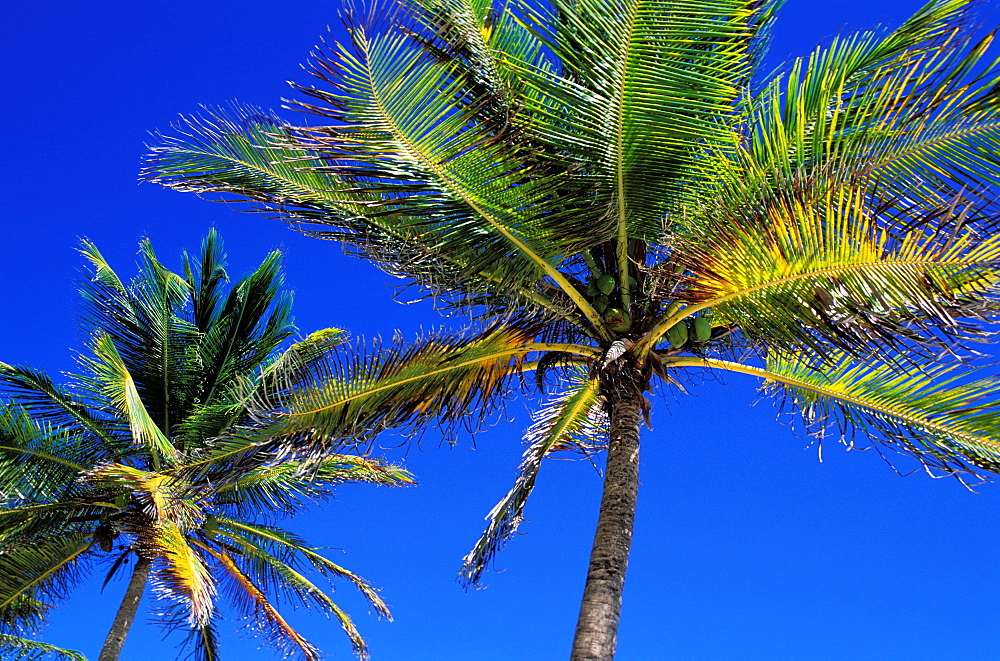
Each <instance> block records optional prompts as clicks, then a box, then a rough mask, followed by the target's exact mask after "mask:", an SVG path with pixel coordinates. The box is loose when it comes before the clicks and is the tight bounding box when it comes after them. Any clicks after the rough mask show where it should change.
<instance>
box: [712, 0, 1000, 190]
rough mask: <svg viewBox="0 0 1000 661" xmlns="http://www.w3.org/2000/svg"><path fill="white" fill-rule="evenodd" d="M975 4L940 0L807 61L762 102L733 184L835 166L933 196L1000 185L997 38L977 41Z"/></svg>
mask: <svg viewBox="0 0 1000 661" xmlns="http://www.w3.org/2000/svg"><path fill="white" fill-rule="evenodd" d="M968 7H969V3H967V2H964V1H960V0H934V1H932V2H930V3H928V4H927V5H925V6H924V7H923V8H922V9H921V10H920V11H918V12H917V14H915V15H914V16H913V17H912V18H911V19H910V20H908V21H907V22H906V23H904V24H903V25H902V26H901V27H900V28H899V29H897V30H895V31H893V32H891V33H889V34H887V35H880V34H878V33H876V32H863V33H859V34H856V35H853V36H848V37H843V38H837V39H835V40H834V41H833V43H832V44H830V45H829V46H828V47H826V48H819V49H817V50H816V51H815V52H814V53H813V54H812V55H810V56H809V57H808V58H802V59H799V60H797V61H796V62H795V64H794V65H793V66H792V67H791V69H790V70H789V72H788V73H787V74H785V75H783V76H779V77H776V78H775V79H774V80H772V81H771V82H770V84H769V85H767V86H766V87H765V88H764V89H763V90H762V91H761V93H760V94H759V96H758V97H757V98H756V99H755V100H754V105H753V107H752V109H751V111H750V117H749V119H748V123H749V125H750V144H749V147H748V151H747V152H745V153H744V154H743V156H742V157H741V158H738V159H736V161H734V162H742V164H741V165H740V166H739V167H738V169H737V170H736V171H734V172H733V173H731V183H732V184H735V185H736V186H737V187H738V188H742V189H744V190H745V189H746V188H747V187H748V183H747V182H748V179H749V180H751V181H752V180H754V179H769V178H770V177H772V176H773V175H774V174H775V173H776V172H777V173H780V174H779V178H781V177H785V178H787V177H789V176H791V175H793V174H794V173H796V172H798V171H802V170H815V169H816V168H824V167H830V166H831V165H832V164H836V169H837V170H838V171H839V172H840V173H842V175H844V176H850V173H852V172H861V173H864V174H869V175H870V174H873V173H878V175H879V176H880V177H882V178H883V179H884V180H885V182H884V184H883V186H884V187H886V188H887V189H890V188H891V189H892V190H893V191H894V192H896V193H897V194H899V195H906V196H908V197H911V198H914V199H919V200H920V201H921V202H923V203H925V204H929V205H934V204H939V203H940V200H942V199H948V198H950V197H952V196H954V195H956V194H958V193H959V191H960V190H962V189H963V188H964V187H968V186H971V187H973V188H978V187H980V186H982V185H992V184H996V183H997V182H998V181H1000V179H998V172H1000V170H998V162H997V159H996V156H995V154H996V151H997V145H998V144H1000V117H998V115H997V105H996V103H995V97H996V94H997V87H996V84H997V82H998V81H1000V69H997V68H996V66H995V63H994V64H989V65H985V67H984V66H983V62H984V56H985V54H986V50H987V47H988V46H989V43H990V42H991V41H992V36H989V37H987V38H986V39H984V40H981V41H978V42H975V43H972V42H971V41H970V39H969V36H968V35H970V34H971V25H970V24H969V21H968V16H967V14H968ZM748 175H749V177H748ZM756 185H760V182H757V183H756V184H751V185H750V187H751V188H753V187H754V186H756ZM765 185H766V184H765Z"/></svg>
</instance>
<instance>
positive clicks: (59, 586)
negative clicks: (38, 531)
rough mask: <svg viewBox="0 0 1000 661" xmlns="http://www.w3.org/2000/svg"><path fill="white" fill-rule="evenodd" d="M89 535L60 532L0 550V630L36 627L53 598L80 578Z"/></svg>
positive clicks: (62, 594) (58, 597)
mask: <svg viewBox="0 0 1000 661" xmlns="http://www.w3.org/2000/svg"><path fill="white" fill-rule="evenodd" d="M90 546H91V540H90V536H89V535H80V534H76V535H60V536H53V537H52V538H51V539H47V540H45V541H44V543H41V544H38V545H32V544H24V545H21V546H20V547H18V548H14V549H4V552H3V553H0V631H8V632H13V633H14V634H18V633H19V632H24V631H29V632H30V631H35V630H37V629H38V628H39V627H40V626H41V624H42V623H43V622H44V620H45V616H46V613H47V612H48V611H49V610H50V609H51V608H52V607H53V605H54V604H53V603H52V602H56V601H62V600H63V599H65V598H66V597H67V595H68V593H69V592H70V591H71V590H72V588H73V587H74V586H75V585H76V584H77V582H78V581H79V580H80V579H81V578H82V576H83V574H84V573H85V571H86V569H87V567H86V565H87V564H88V563H86V562H85V561H86V558H85V557H83V556H84V554H85V553H86V552H87V551H88V549H90Z"/></svg>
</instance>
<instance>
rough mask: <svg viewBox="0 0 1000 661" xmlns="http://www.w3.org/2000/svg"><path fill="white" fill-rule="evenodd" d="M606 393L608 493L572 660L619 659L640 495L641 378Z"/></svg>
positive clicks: (624, 378)
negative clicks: (627, 573) (624, 591)
mask: <svg viewBox="0 0 1000 661" xmlns="http://www.w3.org/2000/svg"><path fill="white" fill-rule="evenodd" d="M626 369H627V368H626ZM604 390H605V396H606V397H607V398H608V412H609V417H610V430H609V436H610V438H609V442H608V460H607V466H606V468H605V471H604V494H603V495H602V497H601V511H600V515H599V516H598V519H597V532H596V533H595V535H594V546H593V549H592V550H591V552H590V567H589V569H588V570H587V584H586V586H585V588H584V591H583V601H582V602H581V604H580V617H579V619H578V620H577V625H576V635H575V637H574V639H573V654H572V656H571V657H570V658H571V660H572V661H581V660H583V659H602V660H604V661H610V660H611V659H613V658H614V656H615V645H616V643H617V639H618V619H619V616H620V614H621V606H622V589H623V588H624V586H625V570H626V569H627V568H628V554H629V548H630V547H631V545H632V524H633V521H634V520H635V503H636V496H637V495H638V492H639V420H640V416H641V415H642V405H641V402H642V396H643V395H642V385H641V382H640V379H639V377H638V375H636V374H634V373H633V374H620V375H618V376H617V378H614V379H613V380H612V381H611V382H610V383H609V384H607V385H606V387H605V389H604Z"/></svg>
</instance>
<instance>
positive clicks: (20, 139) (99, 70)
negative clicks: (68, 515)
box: [0, 0, 1000, 661]
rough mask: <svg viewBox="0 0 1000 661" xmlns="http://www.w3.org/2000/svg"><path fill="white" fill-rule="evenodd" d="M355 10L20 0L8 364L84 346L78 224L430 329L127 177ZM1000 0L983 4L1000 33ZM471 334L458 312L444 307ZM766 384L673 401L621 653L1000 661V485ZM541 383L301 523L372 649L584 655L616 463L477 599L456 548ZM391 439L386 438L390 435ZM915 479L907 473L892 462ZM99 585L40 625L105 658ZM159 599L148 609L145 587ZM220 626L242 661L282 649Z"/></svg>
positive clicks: (465, 545) (113, 244) (325, 636)
mask: <svg viewBox="0 0 1000 661" xmlns="http://www.w3.org/2000/svg"><path fill="white" fill-rule="evenodd" d="M919 4H920V2H918V1H917V0H887V1H882V2H879V1H875V0H866V1H854V0H789V2H788V4H787V6H786V7H785V9H784V10H783V12H782V14H781V18H780V19H779V21H778V23H777V26H776V29H775V41H774V45H773V48H772V55H771V57H770V58H769V59H768V61H767V64H768V67H774V66H777V65H778V64H779V63H780V62H782V61H785V60H788V59H790V58H791V57H793V56H795V55H804V54H806V53H807V52H808V50H809V49H810V48H812V47H813V46H814V45H816V44H817V43H819V42H820V41H822V40H823V39H824V38H827V37H829V36H831V35H833V34H835V33H837V32H839V31H853V30H855V29H859V28H866V27H872V26H874V25H876V24H878V23H885V24H893V25H895V24H896V23H898V22H899V21H900V20H902V18H903V17H905V16H906V15H908V14H909V13H911V12H912V11H913V10H915V9H916V8H917V7H918V6H919ZM338 6H339V5H338V3H337V2H336V0H334V1H332V2H319V1H315V0H284V1H280V2H279V1H277V0H274V1H263V0H241V1H240V2H231V1H229V0H211V1H208V2H206V1H204V0H200V1H198V2H194V1H192V0H171V1H170V2H164V1H162V0H146V1H144V2H134V1H130V2H121V1H109V2H100V3H98V2H87V1H80V0H76V1H73V2H69V1H61V2H55V1H45V0H35V1H33V2H18V3H9V4H8V6H6V7H5V10H4V19H3V22H2V25H0V51H2V56H0V61H2V62H3V63H4V64H3V66H2V67H0V77H2V81H0V89H3V90H4V96H5V100H4V103H3V104H2V106H0V126H3V127H4V130H3V133H4V136H3V150H2V153H0V192H2V206H0V214H2V215H3V220H2V222H0V245H2V246H3V248H4V250H3V275H2V282H3V286H2V289H0V291H2V294H0V296H2V298H0V300H2V302H3V304H2V305H0V360H3V361H4V362H8V363H16V364H30V365H33V366H35V367H38V368H42V369H45V370H48V371H49V372H50V373H53V374H57V373H58V372H59V371H63V370H72V369H73V368H74V363H73V352H74V351H75V350H76V349H77V348H78V347H79V346H80V337H79V334H78V331H77V326H76V314H77V311H78V308H77V299H76V294H75V288H74V287H75V282H76V281H77V280H78V278H79V267H80V266H81V259H80V257H79V256H78V254H77V253H76V251H75V248H76V246H77V242H78V238H79V237H84V236H86V237H89V238H90V239H92V240H94V241H95V242H96V243H97V244H98V246H99V247H100V248H101V249H102V251H104V253H105V255H106V256H107V257H108V258H109V259H110V261H111V262H112V264H114V265H115V266H116V267H117V268H118V269H119V272H120V273H123V274H124V273H131V272H132V266H133V264H134V259H135V252H136V244H137V241H138V240H139V238H140V237H142V236H144V235H146V236H149V237H150V238H151V239H152V241H153V244H154V245H155V246H156V248H157V250H158V252H159V254H160V256H161V257H162V258H163V259H164V260H165V261H166V262H167V263H168V264H170V265H174V266H176V265H177V263H178V262H177V261H176V258H177V256H178V255H179V253H180V251H181V250H183V249H187V250H196V249H197V246H198V242H199V240H200V237H201V236H202V235H203V234H204V233H205V231H206V230H207V228H208V227H210V226H213V225H214V226H215V227H217V228H218V229H219V230H220V232H221V233H222V236H223V238H224V239H225V240H226V244H227V247H228V249H229V253H230V263H231V265H232V269H231V271H233V272H242V271H244V270H246V269H247V268H249V267H250V266H251V265H252V264H254V263H255V260H259V259H260V258H261V257H262V256H263V254H264V253H265V252H266V251H267V250H268V249H270V248H272V247H275V246H279V245H283V246H284V247H285V248H286V250H287V267H288V268H287V271H288V283H289V285H290V286H291V288H293V289H295V290H296V292H297V295H296V306H295V310H296V318H297V321H298V325H299V328H300V329H302V331H303V332H309V331H311V330H314V329H317V328H323V327H327V326H334V325H335V326H340V327H344V328H348V329H350V330H351V331H352V332H353V333H354V334H355V335H366V336H372V335H376V334H382V335H390V334H391V333H392V332H393V331H394V329H400V330H402V331H403V332H404V333H405V334H410V335H412V334H414V333H416V332H418V331H419V329H421V328H428V327H431V326H435V325H438V324H440V323H442V322H443V323H449V322H448V321H447V320H442V319H440V318H439V317H438V316H437V315H436V314H435V313H434V311H433V310H432V309H431V308H430V306H429V305H427V304H418V305H412V306H401V305H398V304H396V303H394V302H393V301H392V299H391V294H392V289H393V287H395V286H396V285H397V284H398V281H393V280H392V279H390V278H389V277H387V276H385V275H383V274H381V273H380V272H378V271H376V270H375V269H374V268H373V267H371V266H369V265H368V264H366V263H363V262H360V261H358V260H355V259H353V258H349V257H346V256H344V255H343V254H342V252H341V250H340V248H339V247H338V246H337V245H336V244H332V243H327V242H321V241H317V240H314V239H307V238H304V237H302V236H299V235H298V234H296V233H294V232H292V231H291V230H289V229H287V228H286V227H284V226H282V225H281V224H280V223H278V222H276V221H270V220H267V219H265V218H263V217H260V216H257V215H253V214H241V213H237V212H236V209H235V208H233V207H228V206H226V205H222V204H212V203H209V202H206V201H203V200H199V199H198V198H196V197H194V196H191V195H183V194H180V193H175V192H171V191H167V190H163V189H160V188H158V187H156V186H153V185H149V184H145V185H139V184H137V183H136V172H137V170H138V166H139V158H140V156H141V154H142V153H143V151H144V148H143V143H144V142H145V141H148V140H149V139H150V138H149V136H148V134H147V132H148V131H151V130H154V129H156V128H164V129H165V128H167V127H168V125H169V123H170V122H171V121H172V120H173V119H174V118H176V117H177V115H178V114H179V113H190V112H195V111H197V109H198V104H219V103H225V102H227V101H228V100H231V99H239V100H240V101H242V102H249V103H253V104H258V105H262V106H270V107H277V106H278V105H279V104H280V97H281V96H283V95H288V93H289V90H288V88H287V86H286V84H285V82H284V81H286V80H289V79H295V80H300V81H302V80H305V78H306V76H305V75H304V73H303V72H302V71H301V70H300V69H299V68H298V65H299V64H300V63H301V62H303V61H304V60H305V59H306V57H307V54H308V52H309V50H310V48H311V47H312V46H313V45H314V44H315V43H316V42H317V41H318V37H319V36H320V35H321V34H322V33H323V32H324V30H325V26H327V25H331V26H333V27H334V31H335V33H339V32H338V31H339V27H338V26H339V22H338V17H337V8H338ZM996 8H997V3H996V2H995V1H994V2H993V3H988V4H985V5H983V7H982V11H981V14H982V21H983V23H984V24H987V25H992V24H995V23H997V22H1000V13H998V12H997V11H996ZM452 323H457V322H452ZM754 389H755V384H754V382H753V381H752V380H751V379H749V378H742V377H739V376H732V377H728V378H727V379H726V382H725V383H719V382H708V383H705V384H704V385H702V386H699V387H696V388H694V389H692V391H691V395H690V396H687V397H675V396H674V395H670V394H667V395H666V396H665V397H662V398H661V399H660V401H658V402H656V404H657V406H656V410H655V413H654V416H653V424H654V427H655V430H654V431H651V432H645V435H644V437H643V443H644V445H643V456H642V469H641V471H642V489H641V491H640V495H639V511H638V517H637V521H636V533H635V544H634V547H633V554H632V563H631V566H630V569H629V575H628V581H627V585H626V590H625V605H624V610H623V613H622V625H621V630H620V636H619V641H620V642H619V655H618V658H619V659H620V660H621V661H631V660H643V661H645V660H657V659H681V660H706V661H721V660H728V659H732V660H734V661H750V660H756V659H760V660H767V661H779V660H783V659H788V660H798V659H816V660H822V659H838V660H844V659H850V660H865V659H871V660H878V661H887V660H891V659H900V660H902V659H906V660H909V661H912V660H920V659H965V658H976V659H991V658H993V659H1000V652H998V651H997V650H996V646H995V642H994V641H995V640H996V639H997V637H998V635H1000V598H998V596H997V595H998V594H1000V563H998V549H1000V525H998V524H1000V511H998V505H1000V492H998V490H997V486H996V485H992V484H990V485H984V486H982V487H981V488H980V489H979V490H978V493H971V492H969V491H967V490H965V489H964V488H962V487H961V486H960V485H959V484H958V483H957V482H955V481H948V480H932V479H930V478H928V477H927V476H925V475H923V474H921V473H917V474H914V475H911V476H909V477H901V476H900V475H897V474H896V473H895V472H893V470H892V469H891V468H890V467H888V466H887V465H886V464H885V463H884V462H883V461H882V459H881V458H880V457H879V455H878V454H876V453H875V452H873V451H872V452H845V451H844V449H843V448H842V447H841V446H839V445H836V444H832V443H831V444H829V445H828V446H827V447H826V448H825V452H824V456H823V462H822V463H821V462H820V461H819V460H818V458H817V453H816V450H815V448H809V447H807V446H808V441H807V440H806V439H804V438H802V437H801V436H798V435H796V434H795V433H794V430H793V429H792V428H790V427H789V426H788V425H784V424H780V423H778V422H776V420H775V418H776V416H777V413H778V412H777V410H776V409H775V408H774V407H772V406H771V405H770V403H768V402H767V401H763V402H758V403H756V404H754V402H755V390H754ZM526 402H527V400H525V399H518V400H515V401H512V402H511V404H510V406H509V410H508V415H507V416H506V417H505V418H504V419H501V420H498V424H497V425H496V426H495V427H493V428H492V429H490V430H488V431H486V432H485V433H483V434H481V435H480V436H478V437H477V439H476V445H475V447H473V445H472V443H470V442H469V441H468V440H467V439H466V440H463V442H461V443H460V444H459V445H458V446H457V447H455V448H453V449H448V448H441V449H439V442H438V438H437V437H436V436H435V434H434V433H433V432H431V433H429V434H427V436H426V437H425V439H424V444H423V450H422V451H421V450H418V449H416V448H411V449H410V451H409V453H408V455H406V456H403V454H402V453H401V451H400V450H393V449H386V451H385V454H386V455H387V456H390V457H395V458H397V459H398V460H400V461H405V463H406V464H407V466H408V467H409V468H410V469H411V470H412V471H413V472H415V473H416V475H417V476H418V478H419V479H420V481H421V485H420V486H419V487H416V488H413V489H409V490H386V489H381V490H380V489H375V488H372V487H367V488H364V487H355V488H349V489H343V490H342V491H341V492H340V495H339V496H338V498H337V500H336V501H334V502H331V503H328V504H325V505H323V506H321V507H316V508H314V509H313V510H312V511H311V512H310V513H309V514H308V515H304V516H301V517H298V518H296V519H294V520H292V521H289V522H287V524H288V526H289V527H291V528H293V529H295V530H297V531H299V532H301V533H302V534H304V535H305V536H306V537H307V538H309V539H311V540H313V541H314V542H315V544H316V545H322V546H329V547H335V548H336V549H340V550H333V551H330V553H331V554H333V555H332V557H334V558H335V559H336V560H337V561H338V562H342V563H343V564H344V565H346V566H347V567H349V568H351V569H354V570H355V571H357V572H359V573H360V574H362V575H363V576H365V577H366V578H368V579H369V580H371V581H372V582H373V583H375V584H376V585H378V586H381V587H382V588H383V596H384V597H385V598H386V600H387V601H388V602H389V603H390V605H391V606H392V607H393V611H394V614H395V617H396V621H395V622H393V623H389V622H385V621H378V620H376V618H375V617H374V615H372V614H370V613H368V612H367V609H366V608H365V606H364V604H363V603H362V600H361V599H360V598H359V597H357V595H356V594H354V593H353V591H352V590H351V589H350V588H349V587H348V586H346V585H342V586H340V587H339V589H338V590H337V592H336V595H335V596H336V598H337V599H338V600H339V601H340V602H341V604H342V605H343V606H344V607H345V608H346V609H347V610H348V611H349V612H350V613H352V614H353V615H354V616H355V619H356V621H357V624H358V626H359V628H360V629H361V631H362V633H363V634H364V635H365V636H366V637H367V638H368V640H369V641H370V644H371V647H372V651H373V654H374V658H375V659H376V660H394V661H404V660H405V661H419V660H428V661H430V660H441V659H457V660H465V659H469V660H476V661H479V660H482V661H504V660H508V659H509V660H515V659H516V660H533V659H539V660H544V659H560V658H565V657H566V656H567V655H568V651H569V644H570V638H571V634H572V630H573V626H574V623H575V617H576V611H577V604H578V600H579V597H580V593H581V591H582V585H583V578H584V572H585V567H586V561H587V554H588V551H589V544H590V541H591V537H592V535H593V526H594V522H595V520H596V508H597V502H598V497H599V490H600V480H599V477H598V476H597V474H596V473H595V471H594V469H593V468H592V467H591V466H589V465H588V464H587V463H584V462H569V461H553V462H550V463H549V464H548V465H547V466H546V467H545V469H544V471H543V474H542V477H541V479H540V482H539V485H538V488H537V489H536V492H535V495H534V496H533V498H532V501H531V502H530V504H529V507H528V510H527V517H528V519H529V521H528V522H527V523H526V524H525V525H524V526H523V527H522V531H523V532H525V533H527V534H526V535H523V536H520V537H518V538H517V539H516V540H514V542H513V543H512V544H511V545H510V547H509V548H508V549H507V550H506V551H505V552H504V553H502V554H501V556H500V558H499V560H498V563H497V567H498V569H501V570H502V571H500V572H496V573H493V574H491V575H489V576H488V577H487V580H486V582H487V583H488V586H489V587H488V588H487V589H484V590H478V591H472V592H469V593H465V592H463V591H462V590H461V588H460V587H459V586H458V584H457V583H456V582H455V575H456V572H457V570H458V567H459V560H460V558H461V557H462V556H463V555H464V554H465V553H466V552H467V551H468V550H469V548H470V547H471V545H472V544H473V542H474V541H475V540H476V538H477V536H478V535H479V533H480V531H481V529H482V526H483V521H482V517H483V516H484V515H485V514H486V513H487V512H488V511H489V510H490V508H491V507H492V506H493V504H494V503H495V502H496V501H497V500H498V499H499V498H500V497H501V496H502V495H503V494H504V493H505V491H506V489H507V488H508V486H509V484H510V482H511V480H512V478H513V475H514V470H515V468H516V466H517V463H518V459H519V456H520V452H521V444H520V432H521V430H522V429H523V428H524V427H525V426H526V425H527V423H528V419H527V416H526V413H525V411H526ZM397 442H398V439H392V438H387V439H385V440H384V445H385V447H386V448H391V447H392V446H394V445H396V443H397ZM899 467H900V468H901V469H904V471H909V470H912V469H914V466H913V465H911V464H909V463H907V462H905V461H901V462H900V463H899ZM99 585H100V583H99V581H92V582H90V583H87V584H86V585H84V586H82V587H81V588H80V590H79V591H78V592H77V593H76V594H75V595H74V596H73V597H72V598H71V599H70V600H68V601H67V602H65V604H64V605H63V606H62V607H61V608H60V609H58V610H57V611H56V612H55V616H54V618H53V622H52V625H51V626H50V627H49V628H48V629H47V630H46V631H45V632H44V635H43V638H44V639H46V640H47V641H49V642H52V643H55V644H59V645H63V646H67V647H72V648H76V649H80V650H81V651H83V652H84V653H86V654H87V655H88V656H95V657H96V652H97V650H98V648H99V646H100V644H101V642H102V641H103V638H104V636H105V633H106V631H107V627H108V626H109V624H110V621H111V619H112V617H113V614H114V611H115V609H116V608H117V605H118V600H119V598H120V595H121V592H122V590H123V589H124V585H123V583H121V582H119V583H116V584H112V585H110V586H109V587H108V588H107V589H106V590H105V591H104V592H103V593H100V591H99ZM148 601H150V600H148V599H147V602H148ZM147 619H148V618H147V617H146V616H145V615H143V616H141V617H140V618H139V620H138V621H137V623H136V626H135V627H134V628H133V631H132V634H131V635H130V637H129V640H128V642H127V644H126V647H125V653H124V656H123V658H125V659H129V660H140V659H141V660H158V659H173V658H174V657H175V654H176V651H175V648H174V644H175V643H177V642H179V637H178V636H172V637H169V638H167V639H166V640H165V641H163V640H161V630H160V629H159V628H157V627H155V626H150V625H148V624H146V620H147ZM292 619H293V621H294V622H295V623H296V624H297V625H298V626H300V627H301V630H302V631H303V632H304V633H305V634H306V635H307V637H309V638H310V639H312V640H313V641H314V642H315V643H317V644H318V645H319V646H320V647H321V648H323V649H324V650H325V651H326V652H328V653H329V654H330V656H331V657H332V658H350V656H351V655H350V647H349V645H348V643H347V641H346V638H344V636H343V635H342V634H341V633H340V631H339V629H338V627H336V626H335V625H334V624H332V623H331V622H329V621H327V620H325V619H323V618H322V617H321V616H318V615H317V616H313V617H310V616H309V615H307V614H294V615H293V617H292ZM235 626H236V625H234V626H233V627H231V628H223V632H224V638H223V645H224V648H223V649H224V653H225V657H226V658H230V659H232V658H244V657H246V656H253V657H255V658H256V657H257V656H259V657H260V658H265V659H266V658H271V653H270V652H269V651H267V650H263V651H261V652H259V653H255V652H254V650H256V649H257V643H255V642H254V641H252V640H242V639H240V638H239V637H238V636H237V635H236V634H235V633H233V632H234V630H235Z"/></svg>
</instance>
